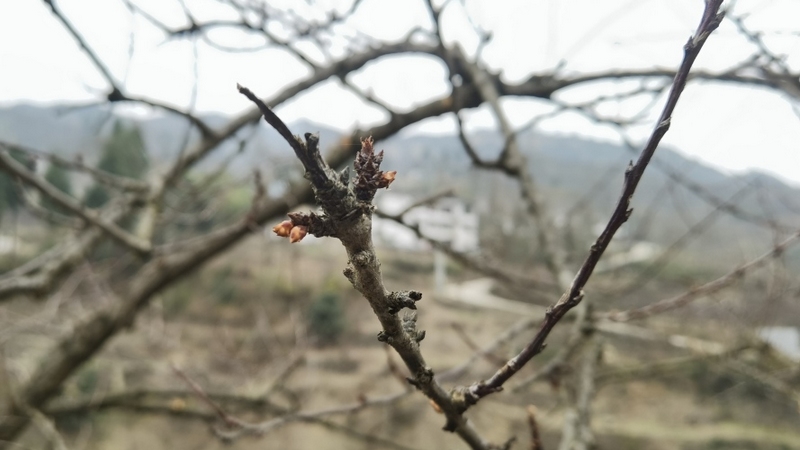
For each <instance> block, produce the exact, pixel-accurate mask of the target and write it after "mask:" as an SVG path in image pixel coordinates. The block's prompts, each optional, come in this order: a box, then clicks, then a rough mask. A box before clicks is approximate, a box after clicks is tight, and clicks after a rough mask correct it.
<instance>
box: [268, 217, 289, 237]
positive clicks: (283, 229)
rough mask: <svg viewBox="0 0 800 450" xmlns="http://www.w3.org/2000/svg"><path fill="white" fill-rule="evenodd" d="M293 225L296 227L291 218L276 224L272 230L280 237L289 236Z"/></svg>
mask: <svg viewBox="0 0 800 450" xmlns="http://www.w3.org/2000/svg"><path fill="white" fill-rule="evenodd" d="M292 227H294V224H293V223H292V221H291V220H284V221H283V222H281V223H279V224H277V225H275V226H274V227H273V228H272V231H273V232H275V234H277V235H278V236H280V237H288V236H289V233H290V232H291V231H292Z"/></svg>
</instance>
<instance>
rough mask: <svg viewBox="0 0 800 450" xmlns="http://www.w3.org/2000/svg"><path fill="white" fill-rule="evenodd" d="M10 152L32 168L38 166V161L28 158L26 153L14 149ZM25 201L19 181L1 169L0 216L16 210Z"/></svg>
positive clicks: (16, 158)
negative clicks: (20, 190) (18, 184)
mask: <svg viewBox="0 0 800 450" xmlns="http://www.w3.org/2000/svg"><path fill="white" fill-rule="evenodd" d="M9 154H10V155H11V157H12V158H14V159H15V160H17V161H18V162H20V163H21V164H23V165H24V166H25V167H27V168H28V169H30V170H33V169H34V168H35V167H36V162H35V161H33V160H32V159H30V158H28V156H27V155H26V154H25V153H22V152H19V151H14V150H12V151H10V152H9ZM24 202H25V200H24V199H23V198H22V197H21V196H20V192H19V187H18V186H17V181H16V180H15V179H14V178H12V177H10V176H8V174H7V173H5V172H2V171H0V217H2V215H3V214H5V213H6V212H13V211H16V210H17V209H19V207H20V206H22V204H23V203H24Z"/></svg>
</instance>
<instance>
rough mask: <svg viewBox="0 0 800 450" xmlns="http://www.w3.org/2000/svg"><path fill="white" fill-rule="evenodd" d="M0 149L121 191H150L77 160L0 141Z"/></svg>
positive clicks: (133, 180) (138, 182) (130, 179)
mask: <svg viewBox="0 0 800 450" xmlns="http://www.w3.org/2000/svg"><path fill="white" fill-rule="evenodd" d="M0 147H2V148H4V149H5V150H8V151H17V152H22V153H26V154H28V155H30V156H32V157H33V158H42V159H45V160H47V161H49V162H50V163H52V164H55V165H57V166H61V167H64V168H66V169H71V170H75V171H79V172H84V173H86V174H88V175H90V176H91V177H92V178H94V179H95V180H97V182H98V183H101V184H104V185H106V186H109V187H113V188H116V189H119V190H121V191H130V192H146V191H147V190H148V189H150V185H149V184H147V183H146V182H144V181H141V180H137V179H135V178H128V177H123V176H121V175H115V174H113V173H110V172H106V171H105V170H100V169H96V168H94V167H89V166H87V165H86V164H84V163H83V161H81V160H79V159H75V160H69V159H65V158H62V157H60V156H58V155H53V154H51V153H47V152H42V151H39V150H34V149H32V148H28V147H25V146H22V145H17V144H11V143H8V142H2V141H0Z"/></svg>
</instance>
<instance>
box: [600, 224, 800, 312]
mask: <svg viewBox="0 0 800 450" xmlns="http://www.w3.org/2000/svg"><path fill="white" fill-rule="evenodd" d="M798 238H800V230H798V231H796V232H795V233H794V234H792V235H791V236H789V237H788V238H787V239H785V240H784V241H783V242H781V243H779V244H778V245H776V246H775V247H773V248H772V249H771V250H770V251H768V252H766V253H764V254H763V255H761V256H759V257H758V258H756V259H753V260H751V261H749V262H748V263H746V264H744V265H741V266H739V267H738V268H736V269H734V270H732V271H731V272H728V273H727V274H725V275H723V276H722V277H720V278H717V279H716V280H713V281H709V282H708V283H705V284H703V285H701V286H697V287H695V288H692V289H690V290H689V291H687V292H685V293H683V294H680V295H678V296H675V297H672V298H668V299H664V300H661V301H658V302H655V303H652V304H650V305H647V306H642V307H640V308H633V309H629V310H627V311H617V312H611V313H607V314H606V315H605V317H606V318H608V319H610V320H613V321H618V322H627V321H629V320H637V319H642V318H645V317H649V316H652V315H654V314H659V313H662V312H665V311H670V310H673V309H676V308H680V307H683V306H686V305H687V304H689V303H691V302H692V301H694V300H696V299H697V298H699V297H701V296H704V295H708V294H711V293H714V292H717V291H719V290H721V289H723V288H725V287H728V286H730V285H731V284H733V283H734V282H736V281H738V280H739V279H741V278H742V276H744V275H745V274H747V272H750V271H751V270H753V269H756V268H758V267H761V266H763V265H764V264H766V263H767V262H769V261H770V260H771V259H772V258H775V257H777V256H780V255H782V254H783V252H784V251H785V250H786V249H787V248H789V246H791V245H793V244H794V243H795V241H796V240H797V239H798Z"/></svg>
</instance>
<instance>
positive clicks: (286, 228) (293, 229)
mask: <svg viewBox="0 0 800 450" xmlns="http://www.w3.org/2000/svg"><path fill="white" fill-rule="evenodd" d="M272 231H273V232H274V233H275V234H277V235H278V236H280V237H288V238H289V242H291V243H292V244H294V243H295V242H300V241H302V240H303V238H304V237H306V235H307V234H308V227H307V226H304V225H297V226H295V224H293V223H292V221H291V220H284V221H283V222H281V223H279V224H277V225H275V226H274V227H272Z"/></svg>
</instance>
